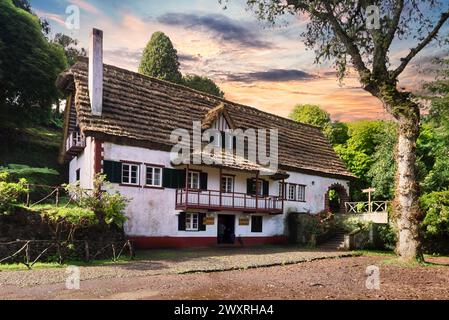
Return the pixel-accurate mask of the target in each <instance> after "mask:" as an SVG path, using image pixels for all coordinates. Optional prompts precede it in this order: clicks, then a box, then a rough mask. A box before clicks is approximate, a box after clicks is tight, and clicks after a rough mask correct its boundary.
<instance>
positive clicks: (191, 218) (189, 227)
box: [185, 212, 200, 231]
mask: <svg viewBox="0 0 449 320" xmlns="http://www.w3.org/2000/svg"><path fill="white" fill-rule="evenodd" d="M185 215H186V216H185V231H199V227H200V215H199V214H198V213H197V212H186V214H185ZM195 218H196V228H195V227H194V225H195V224H194V222H195ZM187 221H188V222H187Z"/></svg>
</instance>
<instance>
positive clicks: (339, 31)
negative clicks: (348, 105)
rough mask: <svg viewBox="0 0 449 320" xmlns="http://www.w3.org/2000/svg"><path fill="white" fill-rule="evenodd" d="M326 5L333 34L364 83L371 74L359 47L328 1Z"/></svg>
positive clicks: (327, 16)
mask: <svg viewBox="0 0 449 320" xmlns="http://www.w3.org/2000/svg"><path fill="white" fill-rule="evenodd" d="M325 7H326V11H327V12H326V14H325V16H326V18H327V19H329V22H330V23H331V25H332V27H333V28H334V31H335V34H336V35H337V36H338V38H339V39H340V40H341V41H342V42H343V44H344V45H345V47H346V49H347V50H348V53H349V55H350V56H351V58H352V62H353V64H354V67H355V68H356V69H357V71H358V72H359V74H360V77H361V78H362V82H363V84H364V85H366V84H367V83H365V82H366V81H367V78H369V76H370V75H371V71H370V70H369V69H368V68H367V67H366V65H365V63H364V62H363V59H362V56H361V54H360V51H359V49H358V48H357V46H356V45H355V44H354V41H353V39H351V37H349V36H348V34H347V33H346V32H345V30H344V29H343V28H342V26H341V25H340V23H339V22H338V20H337V18H336V17H335V15H334V12H333V9H332V7H331V6H330V4H329V3H328V2H326V3H325Z"/></svg>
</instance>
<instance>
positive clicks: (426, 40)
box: [390, 11, 449, 79]
mask: <svg viewBox="0 0 449 320" xmlns="http://www.w3.org/2000/svg"><path fill="white" fill-rule="evenodd" d="M448 18H449V11H446V12H444V13H442V14H441V17H440V20H439V21H438V23H437V24H436V25H435V27H434V28H433V30H432V31H431V32H430V33H429V34H428V35H427V37H425V38H424V40H423V41H421V43H419V44H418V45H417V46H416V47H415V48H412V49H411V50H410V52H409V54H408V55H407V56H406V57H405V58H402V59H401V61H402V62H401V64H400V65H399V67H397V69H396V70H394V71H393V72H391V76H390V77H391V79H396V78H397V77H398V76H399V75H400V74H401V73H402V71H404V69H405V67H406V66H407V65H408V63H409V62H410V61H411V60H412V59H413V58H414V57H415V56H416V55H417V54H418V53H419V52H420V51H421V50H422V49H423V48H424V47H425V46H426V45H428V44H429V43H430V42H431V41H432V40H433V39H434V38H435V37H436V36H437V35H438V32H439V31H440V29H441V27H442V26H443V25H444V23H445V22H446V21H447V19H448Z"/></svg>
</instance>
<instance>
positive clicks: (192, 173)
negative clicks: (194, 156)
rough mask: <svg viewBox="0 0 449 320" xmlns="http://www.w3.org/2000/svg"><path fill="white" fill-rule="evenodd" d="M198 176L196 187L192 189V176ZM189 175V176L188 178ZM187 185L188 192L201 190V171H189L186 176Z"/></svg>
mask: <svg viewBox="0 0 449 320" xmlns="http://www.w3.org/2000/svg"><path fill="white" fill-rule="evenodd" d="M194 174H195V175H198V180H197V181H198V187H197V188H194V186H193V175H194ZM189 175H190V176H189ZM187 183H188V189H189V190H200V188H201V171H195V170H189V172H188V175H187Z"/></svg>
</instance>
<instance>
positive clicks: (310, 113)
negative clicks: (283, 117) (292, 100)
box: [289, 104, 331, 129]
mask: <svg viewBox="0 0 449 320" xmlns="http://www.w3.org/2000/svg"><path fill="white" fill-rule="evenodd" d="M289 118H290V119H292V120H295V121H298V122H302V123H307V124H311V125H314V126H317V127H320V128H321V129H323V128H324V127H325V126H326V125H328V124H329V123H330V122H331V117H330V115H329V113H328V112H326V111H325V110H323V109H321V107H320V106H317V105H313V104H297V105H296V106H295V107H294V108H293V110H292V112H291V113H290V115H289Z"/></svg>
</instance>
